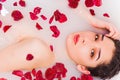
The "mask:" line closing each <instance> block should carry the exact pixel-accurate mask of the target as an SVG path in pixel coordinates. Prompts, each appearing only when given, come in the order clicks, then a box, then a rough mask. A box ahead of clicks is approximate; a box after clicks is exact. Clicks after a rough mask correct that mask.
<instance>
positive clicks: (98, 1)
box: [93, 0, 102, 7]
mask: <svg viewBox="0 0 120 80" xmlns="http://www.w3.org/2000/svg"><path fill="white" fill-rule="evenodd" d="M93 1H94V5H95V6H97V7H100V6H101V5H102V0H93Z"/></svg>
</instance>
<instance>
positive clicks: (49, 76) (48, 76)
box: [45, 68, 56, 80]
mask: <svg viewBox="0 0 120 80" xmlns="http://www.w3.org/2000/svg"><path fill="white" fill-rule="evenodd" d="M55 75H56V70H54V69H52V68H48V69H47V70H46V71H45V77H46V79H47V80H53V79H54V78H55Z"/></svg>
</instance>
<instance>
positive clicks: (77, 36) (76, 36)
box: [73, 34, 80, 45]
mask: <svg viewBox="0 0 120 80" xmlns="http://www.w3.org/2000/svg"><path fill="white" fill-rule="evenodd" d="M79 37H80V35H79V34H76V35H75V36H74V39H73V40H74V43H75V45H76V44H77V42H78V41H79Z"/></svg>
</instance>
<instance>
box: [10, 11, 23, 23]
mask: <svg viewBox="0 0 120 80" xmlns="http://www.w3.org/2000/svg"><path fill="white" fill-rule="evenodd" d="M11 16H12V17H13V19H14V20H15V21H19V20H21V19H22V18H23V15H22V13H21V12H20V11H19V10H14V11H13V12H12V14H11Z"/></svg>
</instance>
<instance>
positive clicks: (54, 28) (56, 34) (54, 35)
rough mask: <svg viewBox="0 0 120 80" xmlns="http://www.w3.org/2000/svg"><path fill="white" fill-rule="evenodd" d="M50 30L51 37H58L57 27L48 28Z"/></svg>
mask: <svg viewBox="0 0 120 80" xmlns="http://www.w3.org/2000/svg"><path fill="white" fill-rule="evenodd" d="M50 30H51V31H52V32H53V34H52V36H53V37H55V38H57V37H58V36H59V35H60V31H59V30H58V28H57V26H55V25H53V26H50Z"/></svg>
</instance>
